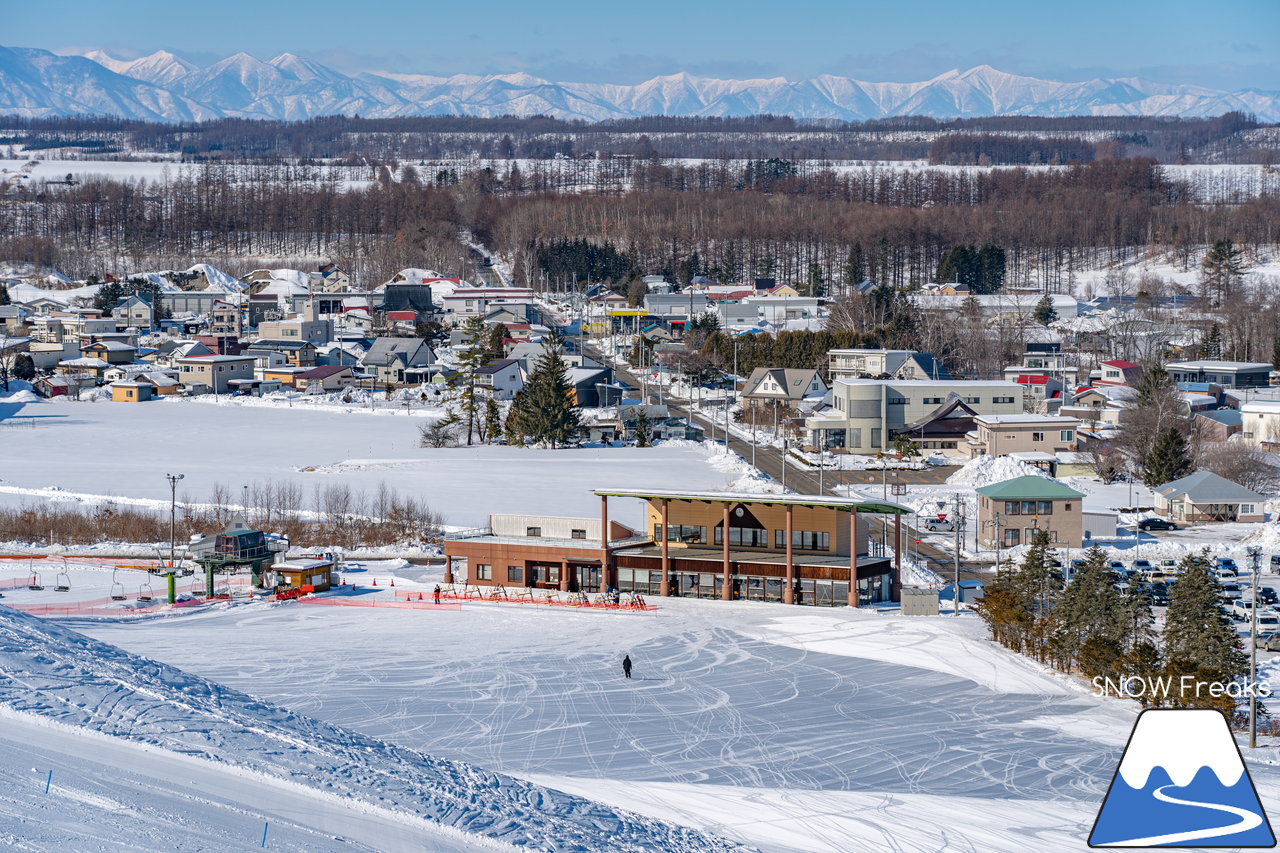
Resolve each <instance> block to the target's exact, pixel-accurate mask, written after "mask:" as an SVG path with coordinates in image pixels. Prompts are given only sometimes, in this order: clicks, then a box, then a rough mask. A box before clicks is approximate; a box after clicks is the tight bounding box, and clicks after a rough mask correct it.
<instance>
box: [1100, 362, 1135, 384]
mask: <svg viewBox="0 0 1280 853" xmlns="http://www.w3.org/2000/svg"><path fill="white" fill-rule="evenodd" d="M1141 378H1142V365H1140V364H1134V363H1133V362H1132V361H1125V360H1124V359H1122V358H1113V359H1110V360H1109V361H1104V362H1102V363H1100V364H1099V365H1098V377H1097V378H1096V379H1094V380H1093V384H1094V385H1132V386H1137V384H1138V380H1139V379H1141Z"/></svg>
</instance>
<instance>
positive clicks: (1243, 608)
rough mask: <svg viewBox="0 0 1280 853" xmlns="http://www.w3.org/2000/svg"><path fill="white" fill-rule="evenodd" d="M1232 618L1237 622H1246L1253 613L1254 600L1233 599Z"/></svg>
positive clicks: (1230, 610)
mask: <svg viewBox="0 0 1280 853" xmlns="http://www.w3.org/2000/svg"><path fill="white" fill-rule="evenodd" d="M1229 612H1230V613H1231V618H1232V619H1234V620H1236V621H1237V622H1245V621H1247V620H1248V619H1249V617H1251V616H1252V615H1253V602H1252V601H1249V600H1247V599H1243V598H1242V599H1240V600H1239V601H1233V602H1232V603H1231V607H1230V609H1229Z"/></svg>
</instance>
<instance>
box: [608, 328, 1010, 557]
mask: <svg viewBox="0 0 1280 853" xmlns="http://www.w3.org/2000/svg"><path fill="white" fill-rule="evenodd" d="M584 349H586V350H587V352H588V353H589V354H591V355H592V356H594V357H595V358H597V359H599V360H600V361H601V363H603V364H607V363H608V362H607V361H606V360H605V357H604V356H603V355H601V354H600V353H598V352H594V351H591V350H590V349H589V348H586V347H584ZM614 375H615V376H616V377H617V378H618V379H619V381H622V382H625V383H626V384H628V385H630V386H632V387H633V388H636V389H639V388H640V387H641V382H640V380H639V378H637V377H636V376H635V375H634V374H632V373H631V372H630V371H629V370H626V369H624V368H619V367H616V366H615V367H614ZM664 402H665V403H666V404H667V407H668V408H669V409H670V411H671V413H672V414H673V415H675V416H676V417H688V415H689V410H688V406H687V405H685V404H683V403H681V402H679V401H678V400H676V399H673V398H672V397H670V396H664ZM693 419H694V421H696V422H698V423H700V424H701V425H702V426H703V427H704V428H705V429H706V430H707V435H708V436H710V435H712V424H711V422H710V421H709V420H708V419H707V418H706V417H705V416H704V415H702V414H701V413H698V412H695V413H694V414H693ZM715 434H716V436H717V438H722V437H723V435H724V423H723V422H720V423H719V424H718V425H716V427H715ZM728 446H729V449H730V450H732V451H734V452H735V453H737V454H738V455H740V456H742V457H743V458H744V459H747V460H750V459H752V452H751V451H752V447H751V444H750V443H748V442H745V441H743V440H742V439H740V438H738V437H736V436H734V435H732V434H730V436H729V440H728ZM754 458H755V466H756V467H757V468H759V469H760V470H761V471H763V472H765V473H766V474H768V475H769V476H770V477H772V478H774V479H775V480H778V481H779V482H785V483H786V485H787V487H788V488H791V489H795V490H796V491H797V492H800V493H802V494H811V495H816V494H835V492H834V491H833V489H835V488H837V487H839V486H845V485H866V484H868V483H874V484H875V485H877V486H879V485H881V482H880V472H867V471H830V472H827V471H823V472H822V474H821V477H819V474H815V473H811V472H808V471H801V470H798V469H797V468H796V467H795V466H793V465H784V463H783V460H782V451H780V450H777V449H775V448H766V447H757V448H756V450H755V457H754ZM784 467H785V469H786V471H785V473H784V471H783V469H784ZM903 473H904V476H903V477H902V479H904V480H907V481H909V482H920V483H929V482H935V483H936V482H941V479H942V476H941V474H940V473H939V472H938V471H937V470H936V469H935V470H932V471H931V470H925V471H909V472H903ZM869 474H870V475H873V478H869V477H868V475H869ZM905 475H912V476H905ZM819 479H821V484H820V483H819ZM820 485H821V489H820V488H819V487H820ZM862 491H863V492H864V493H866V494H868V495H869V496H871V497H881V493H880V490H878V489H863V490H862ZM890 499H892V498H891V497H890ZM870 521H871V526H872V530H871V532H872V536H873V537H876V538H879V537H881V536H883V535H884V532H883V528H882V525H883V522H882V521H881V519H880V518H878V517H874V516H873V517H871V519H870ZM903 522H904V523H903V541H904V543H905V544H906V545H907V546H908V548H909V549H917V548H918V550H919V554H920V556H921V557H922V558H923V559H924V560H925V563H926V564H927V565H928V566H929V568H931V569H933V570H934V571H936V572H938V574H940V575H942V576H943V577H944V578H947V579H948V580H950V579H951V578H952V577H954V572H955V561H954V558H953V557H952V556H951V555H950V554H949V553H947V552H946V551H943V550H941V549H940V548H937V547H935V546H933V545H930V544H929V543H928V542H921V543H920V544H919V545H918V546H916V545H915V544H914V543H913V542H912V541H911V540H912V539H913V538H915V537H914V536H913V534H912V529H911V526H910V517H908V518H904V519H903ZM888 539H889V541H892V539H893V533H892V528H890V531H889V534H888ZM989 565H990V563H988V562H985V561H981V562H975V561H968V560H962V561H961V563H960V578H961V580H971V579H977V580H982V579H984V578H985V579H990V574H989V573H988V572H984V571H982V570H983V569H985V568H987V567H988V566H989Z"/></svg>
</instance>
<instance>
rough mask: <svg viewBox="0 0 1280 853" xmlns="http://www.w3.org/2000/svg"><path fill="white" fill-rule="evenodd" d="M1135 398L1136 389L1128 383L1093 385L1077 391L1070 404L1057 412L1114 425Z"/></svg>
mask: <svg viewBox="0 0 1280 853" xmlns="http://www.w3.org/2000/svg"><path fill="white" fill-rule="evenodd" d="M1137 400H1138V390H1137V389H1136V388H1132V387H1130V386H1128V385H1101V386H1095V387H1093V388H1086V389H1084V390H1083V391H1080V392H1079V393H1077V394H1076V395H1075V396H1074V397H1072V398H1071V404H1070V405H1064V406H1062V408H1060V409H1058V414H1059V415H1061V416H1063V417H1072V418H1079V419H1080V420H1081V421H1084V422H1086V423H1092V424H1097V425H1105V426H1116V425H1118V424H1119V423H1120V422H1121V420H1122V419H1123V416H1124V413H1125V412H1126V410H1128V409H1129V408H1131V407H1132V406H1133V405H1135V404H1136V402H1137Z"/></svg>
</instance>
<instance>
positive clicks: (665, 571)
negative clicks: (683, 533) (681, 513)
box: [658, 498, 671, 595]
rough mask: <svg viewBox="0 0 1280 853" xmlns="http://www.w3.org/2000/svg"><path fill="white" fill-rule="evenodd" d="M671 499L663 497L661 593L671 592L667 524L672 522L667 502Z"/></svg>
mask: <svg viewBox="0 0 1280 853" xmlns="http://www.w3.org/2000/svg"><path fill="white" fill-rule="evenodd" d="M669 503H671V501H669V500H667V499H666V498H663V499H662V584H661V586H659V587H658V594H659V595H670V594H671V553H670V550H669V547H668V544H667V543H668V542H669V541H670V536H669V535H668V534H667V525H668V524H670V523H671V519H670V518H668V513H667V504H669Z"/></svg>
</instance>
